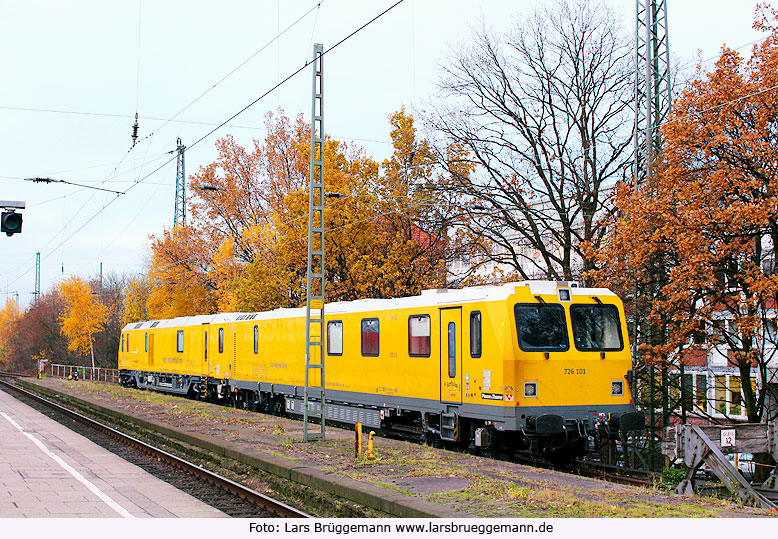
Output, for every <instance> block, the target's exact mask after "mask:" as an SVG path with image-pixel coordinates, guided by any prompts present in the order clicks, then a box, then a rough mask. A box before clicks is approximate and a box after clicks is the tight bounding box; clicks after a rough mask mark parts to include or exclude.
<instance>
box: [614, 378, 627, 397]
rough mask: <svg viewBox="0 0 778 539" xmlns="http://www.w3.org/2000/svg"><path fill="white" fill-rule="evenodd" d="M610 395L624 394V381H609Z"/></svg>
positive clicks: (618, 395) (619, 395)
mask: <svg viewBox="0 0 778 539" xmlns="http://www.w3.org/2000/svg"><path fill="white" fill-rule="evenodd" d="M611 395H612V396H614V397H621V396H623V395H624V382H622V381H621V380H614V381H613V382H611Z"/></svg>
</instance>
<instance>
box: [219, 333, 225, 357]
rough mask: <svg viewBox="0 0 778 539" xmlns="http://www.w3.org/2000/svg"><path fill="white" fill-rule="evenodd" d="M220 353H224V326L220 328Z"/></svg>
mask: <svg viewBox="0 0 778 539" xmlns="http://www.w3.org/2000/svg"><path fill="white" fill-rule="evenodd" d="M219 353H220V354H223V353H224V328H219Z"/></svg>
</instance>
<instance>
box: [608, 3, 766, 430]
mask: <svg viewBox="0 0 778 539" xmlns="http://www.w3.org/2000/svg"><path fill="white" fill-rule="evenodd" d="M776 20H778V13H776V12H775V11H774V10H769V9H768V8H766V7H764V6H760V8H759V9H758V14H757V20H756V22H755V24H754V27H755V28H756V29H758V30H762V31H768V32H771V34H770V35H769V37H768V38H767V39H765V40H764V41H762V42H761V43H758V44H756V45H754V48H753V51H752V56H751V58H750V59H749V60H748V61H745V60H744V59H743V58H742V57H741V56H740V54H738V53H737V52H736V51H733V50H731V49H729V48H727V47H723V48H722V51H721V56H720V57H719V59H718V61H717V62H716V64H715V68H714V69H713V71H711V72H710V73H702V72H701V70H698V76H697V78H696V79H695V80H693V81H692V82H691V83H690V84H689V85H688V87H687V88H686V89H685V90H684V91H683V93H682V94H681V96H680V97H679V98H678V99H677V100H676V101H675V102H674V105H673V111H672V114H671V116H670V118H669V120H668V122H667V123H666V124H665V125H664V127H663V129H662V135H663V137H664V147H663V155H662V156H661V157H660V160H659V161H658V162H657V163H655V175H654V179H653V181H651V182H648V183H646V184H645V185H636V186H625V187H623V188H622V189H621V190H620V191H619V193H618V195H617V199H616V204H617V206H618V208H619V210H620V213H621V218H620V219H619V220H618V222H617V223H616V226H615V233H614V235H613V236H612V237H611V241H610V243H609V245H607V246H606V247H605V248H603V249H601V250H600V251H599V252H597V253H596V258H597V259H598V263H599V264H600V265H601V267H603V268H604V269H603V270H601V271H600V272H598V273H597V274H596V277H597V278H598V279H599V280H600V281H601V282H605V283H607V284H609V285H611V286H614V287H616V288H619V289H621V290H624V291H626V292H627V293H631V291H632V290H633V289H635V288H639V287H646V288H651V289H652V290H654V291H655V295H654V297H653V304H652V305H651V314H650V317H651V319H652V321H653V322H654V324H655V327H657V328H661V330H662V331H663V336H664V339H663V340H662V341H661V342H659V341H654V342H650V343H647V344H648V345H647V346H644V347H643V351H644V352H645V353H646V357H644V360H648V361H656V360H658V359H660V358H664V359H668V360H671V361H675V362H676V364H677V362H678V361H680V355H681V353H682V351H683V350H684V349H685V348H689V347H693V346H694V344H693V340H692V337H693V336H694V335H695V332H707V333H708V334H709V335H708V339H707V346H708V347H710V348H714V349H719V351H720V352H721V353H723V354H724V355H726V356H728V357H729V361H730V362H731V364H732V365H733V366H734V367H735V368H736V369H737V371H738V373H739V375H740V378H741V385H742V395H743V397H742V398H743V408H744V411H745V413H746V414H747V415H748V417H749V420H750V421H759V420H760V419H761V416H762V413H763V410H764V398H765V397H764V392H761V393H760V394H757V393H756V392H755V391H754V388H753V387H752V385H751V383H750V380H751V368H752V367H756V368H757V369H759V370H761V371H762V373H763V375H764V372H765V368H766V366H767V364H768V363H769V362H770V361H771V360H772V355H773V354H774V352H772V350H774V347H775V345H776V342H775V336H774V335H772V334H771V331H770V330H769V327H768V324H769V323H770V322H769V320H770V319H771V317H772V315H771V314H770V313H771V312H772V310H773V309H774V308H775V307H776V305H778V275H776V274H775V272H774V269H773V268H774V264H775V263H774V259H775V258H774V257H775V255H774V252H775V248H776V246H778V159H776V155H777V154H776V148H778V32H776V30H775V26H776V25H775V21H776ZM723 319H726V320H727V322H726V324H724V323H723V322H721V320H723ZM714 325H715V326H716V328H717V332H718V335H717V336H716V338H713V337H712V335H710V334H711V333H712V332H713V328H714ZM649 345H650V346H649Z"/></svg>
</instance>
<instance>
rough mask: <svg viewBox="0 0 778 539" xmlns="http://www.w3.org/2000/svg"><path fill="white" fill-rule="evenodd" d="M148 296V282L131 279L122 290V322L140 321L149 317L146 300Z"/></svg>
mask: <svg viewBox="0 0 778 539" xmlns="http://www.w3.org/2000/svg"><path fill="white" fill-rule="evenodd" d="M148 297H149V288H148V283H147V282H146V281H145V280H141V279H137V278H135V279H132V280H131V281H130V282H129V284H128V285H127V290H126V291H125V292H124V312H123V314H122V323H124V324H129V323H130V322H140V321H142V320H146V319H147V318H148V317H149V314H148V309H147V307H146V302H147V300H148Z"/></svg>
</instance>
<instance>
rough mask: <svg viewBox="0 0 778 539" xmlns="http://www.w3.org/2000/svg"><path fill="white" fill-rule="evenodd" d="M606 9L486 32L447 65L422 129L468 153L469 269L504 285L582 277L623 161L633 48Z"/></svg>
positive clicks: (456, 186) (570, 0)
mask: <svg viewBox="0 0 778 539" xmlns="http://www.w3.org/2000/svg"><path fill="white" fill-rule="evenodd" d="M618 20H619V17H618V16H616V14H615V13H614V12H613V11H612V10H611V9H610V8H608V7H607V6H606V5H605V4H603V3H602V2H599V1H598V2H589V1H586V0H565V1H563V2H556V3H554V4H553V6H551V5H549V6H548V7H541V8H538V9H537V10H536V11H535V12H533V13H531V14H530V15H528V16H527V17H522V18H521V19H520V20H519V21H518V22H517V23H516V24H515V25H514V26H513V27H512V28H511V29H509V30H508V31H506V32H495V31H492V30H491V29H489V28H487V27H486V25H485V24H482V26H481V27H480V28H479V29H477V30H475V31H474V32H473V35H472V37H471V39H470V41H469V42H467V43H462V44H460V45H458V47H457V49H456V50H455V52H453V53H452V56H451V57H450V58H449V59H448V60H447V61H446V62H445V63H444V65H443V77H442V79H441V81H440V83H439V95H438V96H437V99H436V102H435V103H434V104H433V105H432V112H431V113H430V114H429V115H428V118H427V120H428V122H429V123H430V125H431V126H432V128H434V129H435V131H436V132H437V133H438V134H439V135H440V136H441V137H442V139H443V140H444V141H446V142H447V143H448V144H459V145H461V147H462V148H463V149H464V150H466V151H467V153H466V154H463V155H466V156H467V157H466V160H467V162H468V164H470V165H471V167H470V168H471V169H473V170H474V173H473V174H466V175H462V174H454V176H455V178H456V179H457V181H454V182H452V183H450V184H447V185H446V186H445V187H446V189H447V190H449V191H451V192H453V193H455V195H456V197H457V198H458V199H459V200H460V201H461V202H463V209H464V211H465V213H466V215H465V219H463V221H462V223H463V224H464V226H465V227H466V229H467V230H468V231H469V233H470V234H469V236H470V238H469V242H468V243H467V245H469V250H470V255H469V256H470V268H471V270H472V271H475V270H477V269H478V267H479V266H480V265H484V264H489V263H492V264H497V265H500V266H507V267H510V268H511V269H512V270H513V274H512V275H511V276H510V278H513V279H515V278H517V277H518V278H532V277H541V278H549V279H558V280H570V279H574V278H582V277H583V272H584V271H586V270H590V269H592V266H591V264H592V263H593V260H592V259H587V258H586V257H584V253H583V250H584V247H585V246H587V245H594V246H598V245H599V244H600V242H601V240H602V237H603V233H604V227H603V226H602V218H603V216H604V215H606V214H608V213H609V212H610V211H611V210H612V205H611V204H609V200H608V199H609V196H610V190H611V188H612V187H613V186H614V185H615V183H616V182H617V180H620V179H622V177H623V176H624V174H625V171H626V170H628V164H629V163H630V162H631V159H632V155H631V146H632V125H633V121H634V120H633V116H634V115H633V114H632V111H631V110H630V104H631V102H632V100H633V97H634V96H633V87H632V83H633V72H632V69H631V65H630V64H631V54H632V52H631V50H632V49H631V39H630V38H629V35H628V34H627V33H626V32H625V31H624V30H623V29H622V28H621V26H620V24H619V23H618Z"/></svg>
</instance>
